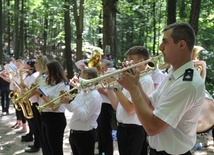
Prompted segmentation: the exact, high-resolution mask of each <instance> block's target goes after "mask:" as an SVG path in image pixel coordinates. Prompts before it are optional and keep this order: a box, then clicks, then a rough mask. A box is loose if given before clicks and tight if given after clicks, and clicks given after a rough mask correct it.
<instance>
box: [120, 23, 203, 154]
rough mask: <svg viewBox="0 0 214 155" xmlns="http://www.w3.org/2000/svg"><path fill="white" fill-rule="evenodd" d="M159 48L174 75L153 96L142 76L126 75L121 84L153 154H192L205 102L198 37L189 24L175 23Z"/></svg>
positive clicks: (168, 28) (170, 74)
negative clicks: (195, 58) (197, 63)
mask: <svg viewBox="0 0 214 155" xmlns="http://www.w3.org/2000/svg"><path fill="white" fill-rule="evenodd" d="M163 33H164V34H163V39H162V42H161V44H160V45H159V49H160V51H162V53H163V57H164V61H165V62H166V63H169V64H171V65H172V72H170V73H169V75H167V77H166V78H165V79H164V81H163V82H162V84H161V85H160V86H159V87H158V88H157V89H156V91H155V92H154V93H152V94H151V95H150V96H148V95H146V94H145V93H144V90H142V89H141V88H142V87H143V86H142V87H141V85H139V84H138V83H139V82H138V80H139V72H137V74H135V75H132V74H129V73H128V72H125V73H124V74H123V75H122V76H121V77H120V79H118V82H119V83H120V84H121V85H122V86H123V87H124V88H126V89H127V90H128V91H129V93H130V94H131V98H132V101H133V105H134V109H135V111H136V113H137V116H138V118H139V120H140V122H141V124H142V125H143V127H144V129H145V130H146V132H147V133H148V134H149V135H150V136H149V145H150V154H151V155H157V154H164V155H168V154H185V155H189V154H191V152H190V150H191V149H192V148H193V146H194V144H195V142H196V128H197V123H198V118H199V115H200V111H201V109H202V106H203V104H202V103H203V101H204V98H205V86H204V82H203V80H202V78H201V76H200V75H199V73H198V72H197V70H196V69H195V68H194V64H193V62H192V49H193V46H194V44H195V33H194V30H193V29H192V27H191V26H190V25H189V24H187V23H173V24H170V25H168V26H167V27H166V28H165V29H164V30H163Z"/></svg>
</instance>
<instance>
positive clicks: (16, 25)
mask: <svg viewBox="0 0 214 155" xmlns="http://www.w3.org/2000/svg"><path fill="white" fill-rule="evenodd" d="M14 7H15V16H14V18H15V23H14V41H13V45H14V54H15V59H18V58H19V57H20V51H19V0H15V4H14Z"/></svg>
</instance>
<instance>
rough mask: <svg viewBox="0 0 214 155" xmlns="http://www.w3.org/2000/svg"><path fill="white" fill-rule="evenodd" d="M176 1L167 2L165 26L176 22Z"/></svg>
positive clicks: (168, 0)
mask: <svg viewBox="0 0 214 155" xmlns="http://www.w3.org/2000/svg"><path fill="white" fill-rule="evenodd" d="M176 3H177V0H167V25H169V24H172V23H175V22H176Z"/></svg>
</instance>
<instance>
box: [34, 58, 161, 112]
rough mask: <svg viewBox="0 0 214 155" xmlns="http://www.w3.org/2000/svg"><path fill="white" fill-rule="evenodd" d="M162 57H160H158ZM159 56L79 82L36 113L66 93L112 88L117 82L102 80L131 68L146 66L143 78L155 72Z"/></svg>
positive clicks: (39, 108)
mask: <svg viewBox="0 0 214 155" xmlns="http://www.w3.org/2000/svg"><path fill="white" fill-rule="evenodd" d="M160 56H162V55H160ZM160 56H157V57H153V58H151V59H148V60H146V61H143V62H139V63H137V64H134V65H131V66H128V67H125V68H122V69H119V70H116V71H114V72H111V73H108V74H105V75H103V76H100V77H97V78H94V79H90V80H82V81H80V84H79V86H77V87H74V88H72V89H70V90H69V91H67V92H65V93H63V94H61V95H59V96H58V97H56V98H54V99H52V100H50V101H49V102H47V103H45V104H43V105H41V106H38V107H37V108H38V111H39V112H41V111H42V110H43V109H45V108H47V107H48V106H49V105H50V104H52V103H53V102H55V101H57V100H59V99H60V98H62V97H63V96H65V95H68V93H71V92H73V91H74V90H77V89H78V90H79V89H83V90H86V91H87V90H88V89H89V90H93V89H98V88H111V87H112V86H115V85H118V83H117V81H113V82H112V83H109V84H108V83H105V82H104V80H105V79H108V78H110V77H113V76H115V75H119V74H121V73H122V72H125V71H128V70H131V69H133V68H136V67H138V66H141V65H143V64H148V66H149V67H148V69H147V70H144V71H142V72H141V73H140V75H141V76H145V75H147V74H148V73H149V72H150V71H151V70H155V69H156V67H157V66H156V64H157V61H158V59H159V57H160ZM75 96H76V94H72V97H75ZM61 104H62V103H57V104H55V106H54V107H52V108H53V109H54V108H57V107H59V106H60V105H61Z"/></svg>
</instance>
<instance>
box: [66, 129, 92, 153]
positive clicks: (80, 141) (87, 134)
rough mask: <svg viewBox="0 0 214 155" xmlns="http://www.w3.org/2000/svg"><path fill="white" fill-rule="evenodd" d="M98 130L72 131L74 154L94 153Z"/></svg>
mask: <svg viewBox="0 0 214 155" xmlns="http://www.w3.org/2000/svg"><path fill="white" fill-rule="evenodd" d="M95 141H96V130H95V129H92V130H90V131H74V130H71V131H70V136H69V142H70V145H71V149H72V152H73V155H94V146H95Z"/></svg>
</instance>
